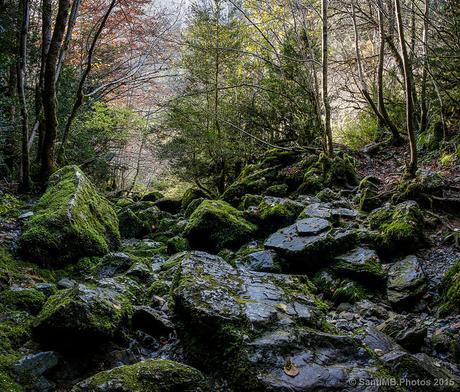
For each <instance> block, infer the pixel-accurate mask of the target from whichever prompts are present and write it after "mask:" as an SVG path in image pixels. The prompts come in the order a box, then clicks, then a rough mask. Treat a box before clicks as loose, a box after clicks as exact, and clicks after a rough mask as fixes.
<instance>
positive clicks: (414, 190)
mask: <svg viewBox="0 0 460 392" xmlns="http://www.w3.org/2000/svg"><path fill="white" fill-rule="evenodd" d="M443 188H444V178H443V176H442V174H441V173H439V172H435V171H431V170H425V169H420V170H419V171H418V172H417V175H416V176H415V178H403V179H402V181H401V182H400V183H399V186H398V189H397V190H396V193H395V194H394V196H393V200H394V201H396V202H400V201H403V200H417V201H419V202H420V203H426V204H428V205H429V204H430V203H431V200H432V196H442V189H443Z"/></svg>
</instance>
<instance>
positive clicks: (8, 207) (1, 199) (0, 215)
mask: <svg viewBox="0 0 460 392" xmlns="http://www.w3.org/2000/svg"><path fill="white" fill-rule="evenodd" d="M25 208H26V205H25V203H24V202H23V201H22V200H20V199H18V198H17V197H15V196H13V195H11V194H9V193H6V194H2V195H1V196H0V219H1V220H10V219H16V218H17V217H18V216H19V215H21V213H22V212H23V211H24V209H25Z"/></svg>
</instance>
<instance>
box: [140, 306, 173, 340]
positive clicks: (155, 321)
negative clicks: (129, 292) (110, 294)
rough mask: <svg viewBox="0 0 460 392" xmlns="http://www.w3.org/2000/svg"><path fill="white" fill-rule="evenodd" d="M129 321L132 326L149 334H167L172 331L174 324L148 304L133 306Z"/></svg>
mask: <svg viewBox="0 0 460 392" xmlns="http://www.w3.org/2000/svg"><path fill="white" fill-rule="evenodd" d="M131 321H132V325H133V328H136V329H140V330H142V331H144V332H146V333H148V334H149V335H151V336H158V337H159V336H168V335H169V334H170V333H171V332H173V331H174V325H173V324H172V322H171V321H170V320H169V319H168V318H167V316H166V315H165V314H163V313H161V312H159V311H157V310H155V309H152V308H150V307H148V306H137V307H135V308H134V313H133V317H132V320H131Z"/></svg>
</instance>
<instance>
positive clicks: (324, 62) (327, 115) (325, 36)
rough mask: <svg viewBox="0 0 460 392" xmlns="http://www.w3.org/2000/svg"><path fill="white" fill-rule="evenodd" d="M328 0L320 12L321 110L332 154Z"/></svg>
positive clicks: (328, 146) (324, 2) (327, 144)
mask: <svg viewBox="0 0 460 392" xmlns="http://www.w3.org/2000/svg"><path fill="white" fill-rule="evenodd" d="M327 9H328V0H322V1H321V13H322V18H323V21H322V37H323V39H322V61H321V62H322V68H323V86H322V88H323V94H322V95H323V110H324V130H325V132H326V152H327V153H328V155H333V154H334V149H333V146H332V129H331V106H330V103H329V96H328V84H327V73H328V72H327V71H328V21H327Z"/></svg>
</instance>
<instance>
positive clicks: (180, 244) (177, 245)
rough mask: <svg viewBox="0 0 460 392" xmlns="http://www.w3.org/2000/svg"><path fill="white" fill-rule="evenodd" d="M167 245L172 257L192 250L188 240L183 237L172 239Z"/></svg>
mask: <svg viewBox="0 0 460 392" xmlns="http://www.w3.org/2000/svg"><path fill="white" fill-rule="evenodd" d="M166 245H167V246H168V254H170V255H173V254H175V253H179V252H184V251H186V250H190V244H189V243H188V241H187V239H186V238H184V237H181V236H175V237H172V238H170V239H169V240H168V242H167V244H166Z"/></svg>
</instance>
